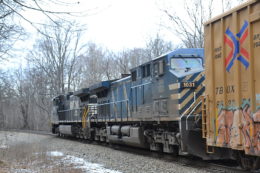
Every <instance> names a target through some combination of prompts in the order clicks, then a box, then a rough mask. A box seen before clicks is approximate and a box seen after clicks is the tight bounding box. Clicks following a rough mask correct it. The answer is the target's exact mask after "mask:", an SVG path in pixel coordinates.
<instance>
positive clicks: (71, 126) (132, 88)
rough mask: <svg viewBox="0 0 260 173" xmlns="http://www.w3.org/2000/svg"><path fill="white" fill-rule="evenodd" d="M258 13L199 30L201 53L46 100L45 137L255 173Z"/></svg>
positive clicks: (259, 6)
mask: <svg viewBox="0 0 260 173" xmlns="http://www.w3.org/2000/svg"><path fill="white" fill-rule="evenodd" d="M259 14H260V1H257V0H253V1H248V2H246V3H244V4H243V5H241V6H239V7H237V8H235V9H233V10H231V11H229V12H227V13H225V14H223V15H221V16H218V17H216V18H214V19H212V20H211V21H209V22H207V23H206V24H205V50H204V49H178V50H175V51H172V52H169V53H167V54H165V55H162V56H159V57H157V58H155V59H153V60H151V61H149V62H146V63H144V64H141V65H140V66H137V67H135V68H133V69H131V74H129V75H125V76H124V77H122V78H121V79H118V80H110V81H102V82H100V83H97V84H95V85H92V86H90V87H88V88H83V89H81V90H78V91H75V92H70V93H67V94H64V95H59V96H57V97H55V98H53V111H52V132H53V133H55V134H59V135H70V136H75V137H78V138H83V139H87V140H95V141H101V142H106V143H112V144H122V145H129V146H134V147H141V148H146V149H150V150H151V151H161V152H165V153H170V154H173V155H193V156H197V157H200V158H202V159H205V160H220V159H233V160H237V161H238V162H239V163H240V165H241V166H242V167H243V168H245V169H254V170H255V169H259V167H260V157H259V156H260V78H259V76H260V68H259V67H260V57H259V56H260V47H259V46H257V45H258V42H260V41H259V40H260V37H259V35H260V29H259V28H260V15H259ZM204 53H205V55H204ZM257 67H258V68H257Z"/></svg>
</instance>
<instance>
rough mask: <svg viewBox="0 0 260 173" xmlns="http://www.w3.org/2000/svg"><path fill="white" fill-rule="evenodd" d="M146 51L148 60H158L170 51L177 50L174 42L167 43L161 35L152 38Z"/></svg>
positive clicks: (147, 44)
mask: <svg viewBox="0 0 260 173" xmlns="http://www.w3.org/2000/svg"><path fill="white" fill-rule="evenodd" d="M146 49H147V51H148V58H149V59H148V60H150V59H153V58H156V57H158V56H160V55H162V54H165V53H167V52H169V51H172V50H173V49H175V48H174V47H173V44H172V42H170V41H168V42H167V41H165V40H164V39H163V38H162V37H161V36H160V34H159V33H157V34H156V36H155V37H154V38H153V37H151V38H150V39H149V40H148V42H147V43H146Z"/></svg>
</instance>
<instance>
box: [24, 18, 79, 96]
mask: <svg viewBox="0 0 260 173" xmlns="http://www.w3.org/2000/svg"><path fill="white" fill-rule="evenodd" d="M59 23H60V24H59V25H58V26H52V27H48V28H47V27H45V28H44V32H45V33H48V35H49V36H47V35H43V36H42V38H41V39H39V40H38V42H37V43H36V45H35V49H34V51H32V52H31V54H30V57H29V58H28V60H30V61H32V62H33V63H34V65H35V66H36V67H38V68H40V69H42V70H43V71H44V73H45V74H46V75H47V76H48V77H49V79H50V82H49V83H50V92H51V93H50V94H51V95H55V94H60V93H65V92H67V91H70V90H71V86H72V83H73V80H74V78H75V77H76V75H77V73H75V70H76V69H75V67H76V64H77V63H79V62H78V60H79V56H80V52H81V49H82V47H81V46H80V43H79V42H80V38H81V34H82V32H83V30H81V29H78V27H77V25H76V23H66V24H65V22H63V21H60V22H59Z"/></svg>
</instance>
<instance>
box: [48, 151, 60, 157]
mask: <svg viewBox="0 0 260 173" xmlns="http://www.w3.org/2000/svg"><path fill="white" fill-rule="evenodd" d="M47 155H48V156H52V157H61V156H63V155H64V154H63V153H62V152H59V151H51V152H47Z"/></svg>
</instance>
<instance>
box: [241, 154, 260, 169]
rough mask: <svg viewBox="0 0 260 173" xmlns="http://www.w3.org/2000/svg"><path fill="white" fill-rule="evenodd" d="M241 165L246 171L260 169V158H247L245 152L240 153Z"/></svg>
mask: <svg viewBox="0 0 260 173" xmlns="http://www.w3.org/2000/svg"><path fill="white" fill-rule="evenodd" d="M238 161H239V165H240V166H241V167H242V169H245V170H258V169H260V158H259V157H254V156H247V155H245V153H244V152H239V153H238Z"/></svg>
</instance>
